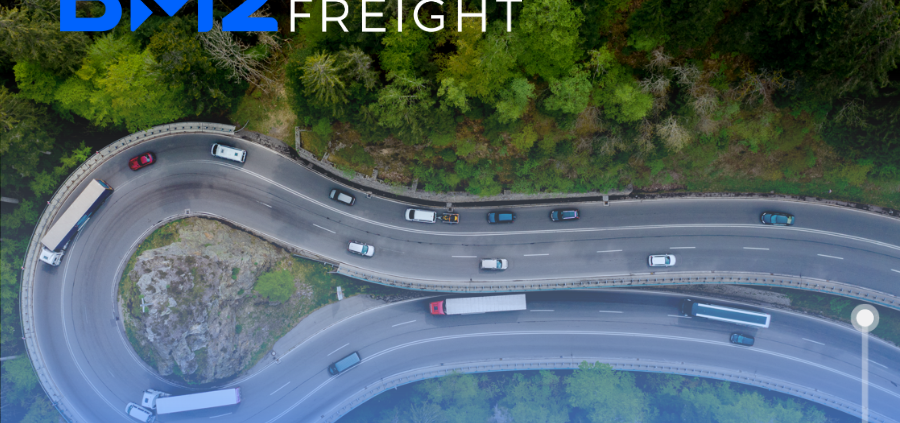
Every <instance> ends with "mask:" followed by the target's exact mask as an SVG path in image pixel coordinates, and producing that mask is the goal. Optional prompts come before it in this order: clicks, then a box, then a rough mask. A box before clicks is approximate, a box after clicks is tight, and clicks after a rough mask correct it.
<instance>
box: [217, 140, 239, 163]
mask: <svg viewBox="0 0 900 423" xmlns="http://www.w3.org/2000/svg"><path fill="white" fill-rule="evenodd" d="M211 153H212V155H213V156H216V157H221V158H223V159H228V160H234V161H236V162H241V163H244V160H247V152H246V151H244V150H241V149H240V148H234V147H229V146H227V145H222V144H218V143H216V144H213V146H212V151H211Z"/></svg>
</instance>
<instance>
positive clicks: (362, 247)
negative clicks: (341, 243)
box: [347, 241, 375, 257]
mask: <svg viewBox="0 0 900 423" xmlns="http://www.w3.org/2000/svg"><path fill="white" fill-rule="evenodd" d="M347 250H348V251H350V252H351V253H353V254H359V255H361V256H365V257H372V256H374V255H375V247H373V246H371V245H367V244H363V243H361V242H356V241H350V246H348V247H347Z"/></svg>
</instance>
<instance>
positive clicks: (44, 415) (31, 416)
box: [21, 393, 60, 423]
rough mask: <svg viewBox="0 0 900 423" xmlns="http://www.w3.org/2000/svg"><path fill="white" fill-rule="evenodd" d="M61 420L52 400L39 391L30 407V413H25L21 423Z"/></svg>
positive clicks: (50, 422)
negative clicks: (51, 402)
mask: <svg viewBox="0 0 900 423" xmlns="http://www.w3.org/2000/svg"><path fill="white" fill-rule="evenodd" d="M59 420H60V416H59V413H58V412H57V411H56V409H55V408H53V405H51V404H50V400H48V399H47V397H45V396H44V395H43V393H39V394H38V397H37V398H35V400H34V402H33V403H31V407H28V414H25V417H24V418H23V419H22V422H21V423H56V422H58V421H59Z"/></svg>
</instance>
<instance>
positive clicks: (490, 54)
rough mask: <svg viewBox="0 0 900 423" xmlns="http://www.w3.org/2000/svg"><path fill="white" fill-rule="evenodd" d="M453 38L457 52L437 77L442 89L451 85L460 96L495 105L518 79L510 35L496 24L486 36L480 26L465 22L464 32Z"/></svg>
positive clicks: (498, 23) (472, 21)
mask: <svg viewBox="0 0 900 423" xmlns="http://www.w3.org/2000/svg"><path fill="white" fill-rule="evenodd" d="M450 37H451V38H452V40H453V44H454V46H455V47H456V52H455V53H454V54H452V55H450V56H448V57H447V58H446V60H445V61H443V62H442V63H443V66H442V69H441V72H440V74H439V76H438V79H440V80H441V84H442V86H444V85H451V84H452V85H454V86H457V87H460V95H465V96H466V97H478V98H480V99H482V100H483V101H485V102H488V103H493V102H494V101H496V98H497V94H498V92H499V91H502V90H503V86H504V85H505V84H506V82H507V81H509V80H510V79H511V78H513V77H514V76H515V75H516V73H515V72H514V68H515V65H516V58H515V55H514V52H513V48H512V44H513V37H512V35H511V33H508V32H506V28H505V27H504V26H503V24H502V23H501V22H496V23H495V24H493V25H491V26H490V27H489V29H488V32H487V33H486V34H484V33H482V32H481V25H480V22H478V21H476V20H473V19H469V20H464V21H463V30H462V32H454V33H452V35H451V36H450ZM463 111H465V110H463Z"/></svg>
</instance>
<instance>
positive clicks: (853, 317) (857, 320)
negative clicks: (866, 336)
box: [850, 304, 878, 332]
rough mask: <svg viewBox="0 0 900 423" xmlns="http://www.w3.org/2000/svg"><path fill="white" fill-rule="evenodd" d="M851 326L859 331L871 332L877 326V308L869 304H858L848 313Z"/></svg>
mask: <svg viewBox="0 0 900 423" xmlns="http://www.w3.org/2000/svg"><path fill="white" fill-rule="evenodd" d="M850 321H851V322H853V327H854V328H856V330H858V331H860V332H871V331H873V330H875V328H876V327H877V326H878V310H876V309H875V307H872V306H871V305H869V304H860V305H858V306H856V307H855V308H854V309H853V312H852V313H851V314H850Z"/></svg>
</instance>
